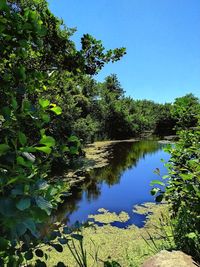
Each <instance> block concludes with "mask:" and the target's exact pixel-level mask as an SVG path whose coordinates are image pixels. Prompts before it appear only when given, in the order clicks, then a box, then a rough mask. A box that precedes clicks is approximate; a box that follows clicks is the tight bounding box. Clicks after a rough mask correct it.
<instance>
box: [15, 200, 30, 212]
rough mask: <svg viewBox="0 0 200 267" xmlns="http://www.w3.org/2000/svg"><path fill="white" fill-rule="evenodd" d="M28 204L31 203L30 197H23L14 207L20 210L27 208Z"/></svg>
mask: <svg viewBox="0 0 200 267" xmlns="http://www.w3.org/2000/svg"><path fill="white" fill-rule="evenodd" d="M30 205H31V200H30V198H23V199H20V201H18V202H17V204H16V207H17V208H18V209H19V210H21V211H22V210H25V209H28V208H29V207H30Z"/></svg>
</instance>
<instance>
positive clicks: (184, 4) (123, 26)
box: [48, 0, 200, 102]
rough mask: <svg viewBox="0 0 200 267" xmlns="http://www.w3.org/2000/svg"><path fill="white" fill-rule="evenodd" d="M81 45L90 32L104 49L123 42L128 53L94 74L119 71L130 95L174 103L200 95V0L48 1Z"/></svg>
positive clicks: (78, 45)
mask: <svg viewBox="0 0 200 267" xmlns="http://www.w3.org/2000/svg"><path fill="white" fill-rule="evenodd" d="M48 2H49V6H50V9H51V11H52V12H53V13H54V14H55V15H56V16H58V17H60V18H62V19H63V20H64V22H65V24H66V25H67V26H68V27H76V28H77V32H76V33H75V34H74V36H73V38H72V39H73V40H74V41H75V43H76V45H77V48H79V47H80V38H81V36H82V35H83V34H84V33H89V34H91V35H93V36H94V37H96V39H100V40H102V41H103V44H104V46H105V48H107V49H110V48H116V47H121V46H125V47H126V48H127V55H126V56H125V57H124V58H123V59H122V60H120V61H118V62H116V63H114V64H108V65H106V66H105V67H104V69H103V70H102V71H101V72H100V73H99V74H98V76H96V79H97V80H99V81H103V80H104V78H105V77H106V76H107V75H109V74H111V73H116V74H117V76H118V78H119V80H120V82H121V85H122V87H123V88H124V90H125V91H126V95H127V96H131V97H133V98H134V99H150V100H154V101H156V102H172V101H173V100H174V99H175V98H176V97H180V96H183V95H185V94H187V93H190V92H191V93H193V94H195V95H196V96H198V97H200V0H101V1H98V0H96V1H95V0H49V1H48Z"/></svg>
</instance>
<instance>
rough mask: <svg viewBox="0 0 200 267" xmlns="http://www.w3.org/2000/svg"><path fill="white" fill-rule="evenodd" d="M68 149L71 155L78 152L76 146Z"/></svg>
mask: <svg viewBox="0 0 200 267" xmlns="http://www.w3.org/2000/svg"><path fill="white" fill-rule="evenodd" d="M69 151H70V153H71V154H72V155H76V154H78V148H77V147H76V146H71V147H70V149H69Z"/></svg>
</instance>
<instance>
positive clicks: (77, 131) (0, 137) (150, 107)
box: [0, 0, 200, 266]
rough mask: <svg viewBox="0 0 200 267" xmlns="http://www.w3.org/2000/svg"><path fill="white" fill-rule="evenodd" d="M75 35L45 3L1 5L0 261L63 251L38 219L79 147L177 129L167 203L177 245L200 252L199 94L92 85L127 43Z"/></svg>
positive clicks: (55, 198) (8, 0) (4, 1)
mask: <svg viewBox="0 0 200 267" xmlns="http://www.w3.org/2000/svg"><path fill="white" fill-rule="evenodd" d="M74 31H75V30H74V29H69V28H67V27H66V26H65V25H64V24H63V22H62V21H61V20H59V19H58V18H56V17H55V16H54V15H53V14H52V13H51V12H50V10H49V8H48V5H47V2H46V0H1V1H0V43H1V46H0V215H1V216H0V234H1V237H0V265H1V266H22V265H23V266H24V265H27V261H28V260H31V259H32V258H33V257H34V255H33V252H34V253H35V256H36V257H37V258H38V259H37V260H36V263H35V266H45V259H44V258H43V255H45V257H47V254H44V253H43V251H42V250H41V249H40V248H38V245H39V244H40V243H41V242H46V243H47V244H48V245H50V246H51V247H53V248H54V249H56V250H57V251H58V252H61V251H62V246H61V244H57V243H55V242H54V241H52V237H49V239H47V238H46V239H45V240H43V241H42V235H41V232H40V231H41V225H42V224H43V223H45V221H46V220H47V219H48V217H49V216H50V214H51V213H52V210H53V209H56V208H57V206H58V204H59V203H60V202H61V201H62V197H63V192H64V191H67V190H68V188H69V185H68V184H67V183H64V182H63V181H62V180H56V181H55V180H54V179H52V177H53V175H52V174H53V173H54V171H55V169H56V167H57V164H58V163H59V164H61V163H63V170H64V167H65V169H68V167H69V166H70V165H71V164H72V163H73V161H74V159H76V158H78V156H79V155H80V154H81V153H82V154H83V152H82V144H85V143H88V142H92V141H94V140H103V139H127V138H132V137H139V136H141V135H142V134H143V133H144V132H148V133H149V132H150V133H151V134H157V135H164V134H174V133H175V130H176V129H178V130H181V129H184V130H185V132H182V133H181V135H180V141H179V143H178V144H177V146H176V149H172V150H171V153H172V160H171V161H172V164H171V165H169V176H170V179H169V181H170V182H169V186H167V188H166V199H169V201H170V202H171V203H172V208H173V211H174V216H175V218H176V219H177V224H176V230H177V231H176V233H177V237H176V240H177V244H178V246H179V247H180V248H182V249H183V250H185V251H187V252H188V253H191V254H193V255H194V256H196V257H199V252H198V251H199V243H200V242H199V239H200V236H199V232H198V229H199V228H200V227H199V215H198V214H199V205H198V203H199V192H200V190H199V133H200V132H199V130H198V129H193V130H191V129H190V130H188V129H189V128H191V127H198V120H197V118H196V116H197V114H198V113H199V106H200V105H199V99H198V98H196V97H195V96H193V95H192V94H189V95H186V96H184V97H181V98H177V99H176V100H175V102H174V104H169V103H167V104H156V103H154V102H153V101H148V100H140V101H139V100H133V99H131V98H128V97H126V96H125V94H124V90H123V88H122V87H121V85H120V82H119V80H118V78H117V76H116V75H115V74H111V75H109V76H108V77H106V78H105V81H104V82H102V83H100V82H97V81H95V79H94V78H93V75H94V74H97V73H98V72H99V71H100V70H101V69H102V68H103V66H104V64H106V63H108V62H115V61H117V60H119V59H120V58H121V57H122V56H123V55H124V54H125V53H126V52H125V48H117V49H114V50H108V51H105V49H104V47H103V45H102V42H101V41H98V40H96V39H95V38H94V37H92V36H90V35H89V34H85V35H84V36H83V37H82V38H81V49H80V50H77V49H76V47H75V44H74V43H73V42H72V41H71V39H70V37H71V36H72V35H73V33H74ZM125 160H127V165H129V164H130V162H132V159H129V158H126V159H125ZM108 172H109V170H108ZM117 172H119V171H118V170H117ZM110 183H112V181H110ZM181 220H183V221H184V222H187V223H184V225H182V224H180V221H181ZM181 232H182V233H184V235H183V236H182V238H181V239H180V233H181ZM41 255H42V256H41ZM84 255H85V254H84ZM39 258H43V260H40V259H39ZM60 266H61V265H60Z"/></svg>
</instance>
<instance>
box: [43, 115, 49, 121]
mask: <svg viewBox="0 0 200 267" xmlns="http://www.w3.org/2000/svg"><path fill="white" fill-rule="evenodd" d="M42 120H43V121H44V122H46V123H48V122H50V116H49V115H48V114H42Z"/></svg>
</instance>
